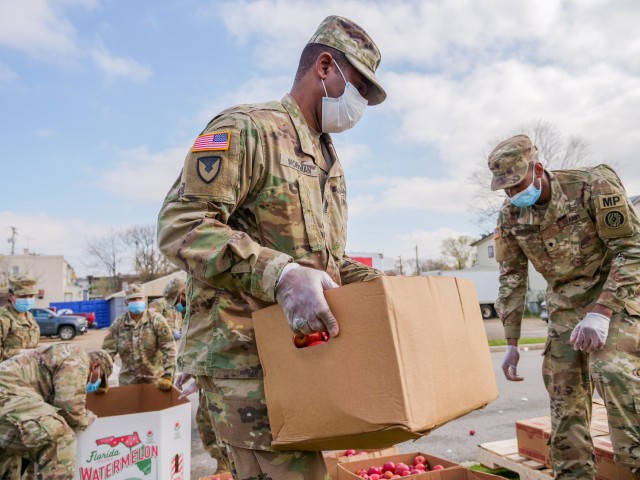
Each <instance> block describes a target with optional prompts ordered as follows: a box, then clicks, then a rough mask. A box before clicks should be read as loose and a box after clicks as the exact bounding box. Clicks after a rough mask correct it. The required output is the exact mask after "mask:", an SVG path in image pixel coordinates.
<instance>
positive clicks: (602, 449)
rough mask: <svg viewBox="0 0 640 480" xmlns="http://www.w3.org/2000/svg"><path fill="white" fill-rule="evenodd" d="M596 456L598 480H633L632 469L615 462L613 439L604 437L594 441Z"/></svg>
mask: <svg viewBox="0 0 640 480" xmlns="http://www.w3.org/2000/svg"><path fill="white" fill-rule="evenodd" d="M593 447H594V450H595V455H596V480H633V474H632V473H631V469H630V468H629V467H626V466H622V465H620V464H617V463H616V462H615V461H614V454H613V446H612V445H611V438H610V437H609V436H608V435H603V436H600V437H596V438H594V439H593Z"/></svg>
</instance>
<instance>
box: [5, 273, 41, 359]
mask: <svg viewBox="0 0 640 480" xmlns="http://www.w3.org/2000/svg"><path fill="white" fill-rule="evenodd" d="M35 285H36V281H35V280H33V279H31V278H27V277H16V278H11V279H10V280H9V290H8V300H9V304H8V305H7V306H6V307H5V308H2V309H0V360H6V359H7V358H11V357H13V356H14V355H17V354H18V352H20V350H22V349H25V348H35V347H37V346H38V342H39V341H40V327H38V324H37V323H36V321H35V320H34V319H33V315H32V314H31V312H29V310H30V309H31V308H32V307H33V305H34V303H35V296H36V294H37V293H38V292H37V290H36V289H35Z"/></svg>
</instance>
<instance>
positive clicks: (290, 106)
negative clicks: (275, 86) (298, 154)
mask: <svg viewBox="0 0 640 480" xmlns="http://www.w3.org/2000/svg"><path fill="white" fill-rule="evenodd" d="M282 106H283V107H284V108H285V110H286V111H287V113H288V114H289V116H290V117H291V122H292V123H293V126H294V128H295V129H296V133H297V134H298V139H299V140H300V148H302V151H303V152H304V153H306V154H307V155H309V156H310V157H312V158H315V157H316V150H315V149H314V148H313V140H312V138H311V133H310V132H309V125H307V122H306V120H305V119H304V115H302V111H301V110H300V107H299V106H298V104H297V103H296V101H295V99H294V98H293V97H292V96H291V95H290V94H288V93H287V94H286V95H285V96H284V97H283V99H282ZM319 153H320V154H321V152H319Z"/></svg>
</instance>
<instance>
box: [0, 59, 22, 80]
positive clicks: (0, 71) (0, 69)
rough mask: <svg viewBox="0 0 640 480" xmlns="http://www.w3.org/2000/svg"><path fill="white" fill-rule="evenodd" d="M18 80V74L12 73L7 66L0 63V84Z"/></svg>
mask: <svg viewBox="0 0 640 480" xmlns="http://www.w3.org/2000/svg"><path fill="white" fill-rule="evenodd" d="M17 78H18V74H17V73H16V72H14V71H13V70H12V69H11V68H10V67H9V66H8V65H5V64H4V63H2V62H0V83H3V82H11V81H13V80H16V79H17Z"/></svg>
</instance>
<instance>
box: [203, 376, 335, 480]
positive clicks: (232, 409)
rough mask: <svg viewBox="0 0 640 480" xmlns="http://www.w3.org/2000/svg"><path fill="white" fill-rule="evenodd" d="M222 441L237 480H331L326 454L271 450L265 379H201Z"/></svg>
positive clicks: (210, 411)
mask: <svg viewBox="0 0 640 480" xmlns="http://www.w3.org/2000/svg"><path fill="white" fill-rule="evenodd" d="M198 381H199V382H200V385H202V387H203V390H204V393H205V397H206V401H207V408H208V410H209V414H210V416H211V419H212V421H213V427H214V430H215V433H216V435H217V437H218V440H219V441H221V442H222V443H223V444H224V446H225V447H226V450H227V453H228V455H229V456H230V459H231V468H232V472H233V478H234V479H236V480H330V477H329V474H328V473H327V468H326V466H325V464H324V459H323V457H322V452H302V451H286V452H280V451H277V450H275V449H273V448H272V447H271V430H270V427H269V418H268V416H267V406H266V402H265V399H264V385H263V382H262V380H261V379H220V378H215V379H212V378H211V377H204V376H201V377H198Z"/></svg>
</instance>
